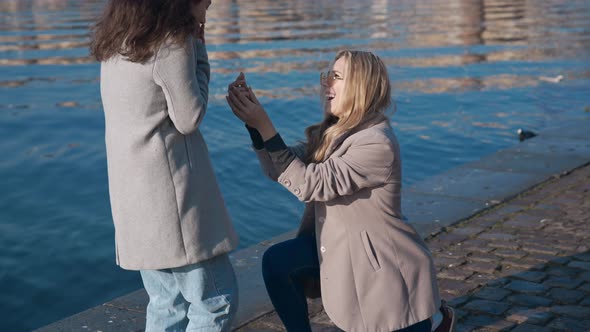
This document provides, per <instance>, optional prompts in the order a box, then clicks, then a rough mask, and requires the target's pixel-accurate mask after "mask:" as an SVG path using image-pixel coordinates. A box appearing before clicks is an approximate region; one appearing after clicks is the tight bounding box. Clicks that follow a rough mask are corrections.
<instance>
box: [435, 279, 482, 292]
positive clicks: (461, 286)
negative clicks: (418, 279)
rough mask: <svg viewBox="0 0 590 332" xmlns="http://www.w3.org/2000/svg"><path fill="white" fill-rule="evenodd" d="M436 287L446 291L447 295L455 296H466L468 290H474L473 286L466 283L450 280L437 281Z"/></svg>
mask: <svg viewBox="0 0 590 332" xmlns="http://www.w3.org/2000/svg"><path fill="white" fill-rule="evenodd" d="M438 286H439V288H440V289H444V290H447V291H448V292H449V293H451V294H455V295H464V294H467V293H468V292H469V291H470V290H472V289H474V288H475V286H473V285H470V284H468V283H466V282H463V281H457V280H451V279H438Z"/></svg>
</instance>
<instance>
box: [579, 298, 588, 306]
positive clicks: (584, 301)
mask: <svg viewBox="0 0 590 332" xmlns="http://www.w3.org/2000/svg"><path fill="white" fill-rule="evenodd" d="M579 304H580V305H582V306H585V307H590V296H586V297H585V298H584V299H583V300H582V302H580V303H579Z"/></svg>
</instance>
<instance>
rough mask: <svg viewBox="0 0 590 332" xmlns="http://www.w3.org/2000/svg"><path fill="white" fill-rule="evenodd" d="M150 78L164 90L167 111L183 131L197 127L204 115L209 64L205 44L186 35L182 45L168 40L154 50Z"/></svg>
mask: <svg viewBox="0 0 590 332" xmlns="http://www.w3.org/2000/svg"><path fill="white" fill-rule="evenodd" d="M153 78H154V81H155V83H156V84H157V85H159V86H160V87H161V88H162V90H163V91H164V95H165V97H166V104H167V106H168V115H169V116H170V119H171V120H172V122H173V123H174V126H175V127H176V129H177V130H178V131H179V132H180V133H182V134H183V135H188V134H190V133H192V132H194V131H195V130H197V128H198V126H199V124H200V123H201V121H202V120H203V117H204V116H205V111H206V110H207V101H208V94H209V78H210V67H209V61H208V58H207V50H206V49H205V45H204V44H203V43H202V42H201V41H198V40H196V39H195V38H193V37H189V38H188V39H187V41H186V44H185V45H176V44H172V43H167V44H166V45H165V46H162V47H161V48H160V50H158V53H157V54H156V58H155V62H154V68H153Z"/></svg>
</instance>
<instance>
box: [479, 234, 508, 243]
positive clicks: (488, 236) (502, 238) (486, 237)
mask: <svg viewBox="0 0 590 332" xmlns="http://www.w3.org/2000/svg"><path fill="white" fill-rule="evenodd" d="M478 238H479V239H484V240H493V241H510V240H514V239H515V238H516V235H513V234H508V233H484V234H480V235H479V236H478Z"/></svg>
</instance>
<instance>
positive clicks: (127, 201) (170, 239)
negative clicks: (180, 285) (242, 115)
mask: <svg viewBox="0 0 590 332" xmlns="http://www.w3.org/2000/svg"><path fill="white" fill-rule="evenodd" d="M209 70H210V69H209V62H208V57H207V50H206V49H205V45H204V44H203V43H202V42H201V41H199V40H197V39H196V38H193V37H189V38H188V39H187V41H186V43H185V44H184V45H176V44H173V43H171V42H167V43H165V44H164V45H163V46H162V47H160V49H159V50H158V51H157V53H156V54H155V55H154V56H153V57H152V59H150V60H149V61H147V62H146V63H144V64H140V63H134V62H130V61H127V60H126V59H125V58H123V57H122V56H115V57H113V58H111V59H109V60H107V61H104V62H102V63H101V72H100V77H101V80H100V90H101V97H102V103H103V107H104V114H105V141H106V149H107V165H108V177H109V194H110V201H111V209H112V215H113V221H114V224H115V244H116V256H117V264H119V265H120V266H121V267H122V268H124V269H129V270H145V269H163V268H172V267H179V266H185V265H188V264H193V263H198V262H200V261H203V260H207V259H209V258H212V257H214V256H217V255H220V254H223V253H227V252H229V251H230V250H232V249H234V248H235V247H236V245H237V242H238V237H237V235H236V233H235V231H234V228H233V226H232V223H231V220H230V217H229V214H228V212H227V210H226V207H225V204H224V201H223V198H222V196H221V192H220V189H219V186H218V184H217V180H216V177H215V174H214V172H213V168H212V165H211V161H210V159H209V152H208V150H207V145H206V144H205V141H204V140H203V136H201V133H200V132H199V125H200V124H201V121H202V120H203V117H204V116H205V111H206V109H207V98H208V84H209V77H210V71H209Z"/></svg>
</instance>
